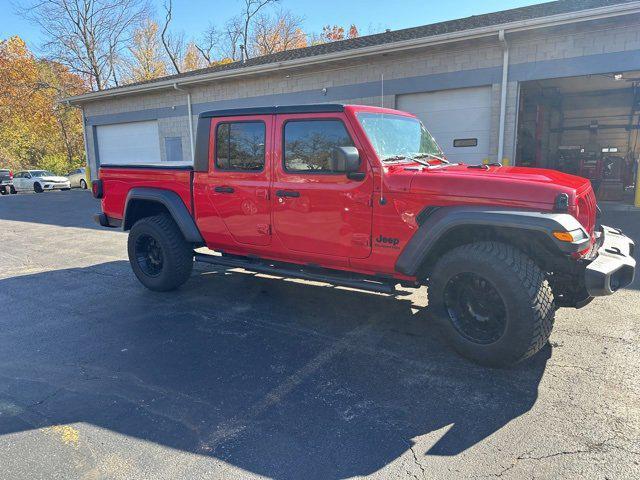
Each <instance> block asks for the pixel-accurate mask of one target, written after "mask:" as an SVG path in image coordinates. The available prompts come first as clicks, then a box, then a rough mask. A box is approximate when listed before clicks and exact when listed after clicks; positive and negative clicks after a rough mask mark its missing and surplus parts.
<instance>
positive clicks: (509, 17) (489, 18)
mask: <svg viewBox="0 0 640 480" xmlns="http://www.w3.org/2000/svg"><path fill="white" fill-rule="evenodd" d="M639 3H640V2H638V1H637V0H559V1H554V2H547V3H541V4H537V5H530V6H527V7H520V8H514V9H510V10H503V11H500V12H495V13H487V14H484V15H474V16H471V17H466V18H461V19H457V20H449V21H446V22H439V23H432V24H430V25H423V26H419V27H412V28H405V29H402V30H394V31H387V32H383V33H377V34H374V35H366V36H362V37H357V38H351V39H346V40H341V41H335V42H329V43H323V44H318V45H312V46H309V47H305V48H297V49H293V50H286V51H283V52H277V53H273V54H270V55H264V56H260V57H254V58H249V59H247V60H246V61H244V62H242V61H236V62H232V63H228V64H224V65H216V66H213V67H208V68H203V69H198V70H192V71H190V72H185V73H180V74H177V75H169V76H165V77H161V78H157V79H153V80H147V81H144V82H137V83H131V84H127V85H124V86H120V87H114V88H110V89H106V90H103V91H101V92H92V93H88V94H85V95H80V96H77V97H71V98H70V99H69V100H72V101H75V100H76V99H77V100H82V99H83V98H86V99H87V100H89V99H90V98H89V97H98V96H100V97H101V96H108V94H109V93H116V92H117V91H118V90H125V89H126V90H131V89H132V88H133V89H134V90H135V91H140V90H146V89H147V88H145V87H146V86H148V87H149V89H151V88H152V87H154V86H155V85H156V84H161V83H162V84H164V83H167V82H177V83H182V82H183V81H185V80H189V79H191V78H195V77H201V76H203V75H210V74H216V73H219V74H221V75H222V76H224V73H225V72H228V73H229V75H231V73H235V72H236V71H238V73H240V71H242V70H246V71H247V72H248V71H249V70H253V69H254V68H252V67H260V66H268V65H271V64H273V65H281V64H282V63H288V62H290V61H295V60H303V59H309V60H311V59H313V58H314V57H320V58H322V57H323V56H327V55H331V54H338V53H340V52H345V53H348V52H351V51H356V52H357V51H359V50H363V49H367V48H369V47H376V46H380V47H383V48H384V47H385V46H389V48H391V47H392V46H394V45H395V44H398V43H402V42H407V41H411V40H420V39H429V38H432V37H441V36H443V35H447V34H455V33H462V34H464V32H472V31H476V30H478V29H482V28H487V27H493V26H496V27H497V26H501V27H504V26H508V25H509V24H514V23H517V22H527V21H533V20H537V19H543V18H545V17H553V16H559V15H567V14H572V13H578V12H584V11H588V10H594V9H603V8H604V9H606V8H607V7H619V6H625V5H629V6H631V5H630V4H635V5H636V6H637V5H638V4H639ZM463 38H464V35H461V36H456V37H455V39H457V40H460V39H463ZM135 87H140V88H135ZM101 94H105V95H101Z"/></svg>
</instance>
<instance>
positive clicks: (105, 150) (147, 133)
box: [96, 121, 161, 165]
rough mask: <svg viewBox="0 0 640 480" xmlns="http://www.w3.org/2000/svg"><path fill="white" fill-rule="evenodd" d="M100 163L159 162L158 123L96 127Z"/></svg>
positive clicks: (133, 123)
mask: <svg viewBox="0 0 640 480" xmlns="http://www.w3.org/2000/svg"><path fill="white" fill-rule="evenodd" d="M96 131H97V136H98V155H99V158H100V163H101V164H103V165H105V164H137V163H152V162H159V161H160V160H161V157H160V137H159V136H158V122H156V121H149V122H131V123H117V124H113V125H99V126H98V127H96Z"/></svg>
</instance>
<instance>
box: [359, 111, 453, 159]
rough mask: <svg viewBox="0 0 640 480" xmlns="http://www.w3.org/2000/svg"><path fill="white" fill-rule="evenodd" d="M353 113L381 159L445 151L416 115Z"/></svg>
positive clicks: (426, 154) (434, 154) (440, 155)
mask: <svg viewBox="0 0 640 480" xmlns="http://www.w3.org/2000/svg"><path fill="white" fill-rule="evenodd" d="M356 116H357V117H358V120H359V121H360V124H361V125H362V128H363V129H364V131H365V133H366V134H367V137H369V141H370V142H371V144H372V145H373V148H374V149H375V150H376V153H377V154H378V157H380V159H381V160H389V159H397V160H401V159H404V158H412V157H416V156H435V157H442V156H443V155H444V154H443V153H442V150H441V149H440V147H439V146H438V144H437V143H436V141H435V140H434V138H433V137H432V136H431V134H430V133H429V131H428V130H427V129H426V128H424V125H423V124H422V122H420V120H418V119H417V118H412V117H405V116H402V115H394V114H392V113H372V112H360V113H357V114H356Z"/></svg>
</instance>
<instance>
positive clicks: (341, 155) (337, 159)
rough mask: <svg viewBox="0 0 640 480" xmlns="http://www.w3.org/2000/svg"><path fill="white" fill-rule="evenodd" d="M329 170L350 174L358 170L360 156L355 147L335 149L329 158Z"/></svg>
mask: <svg viewBox="0 0 640 480" xmlns="http://www.w3.org/2000/svg"><path fill="white" fill-rule="evenodd" d="M331 170H333V171H334V172H345V173H352V172H357V171H358V170H360V154H359V153H358V149H357V148H356V147H336V148H334V149H333V155H332V156H331Z"/></svg>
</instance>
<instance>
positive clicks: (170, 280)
mask: <svg viewBox="0 0 640 480" xmlns="http://www.w3.org/2000/svg"><path fill="white" fill-rule="evenodd" d="M142 236H146V237H147V238H148V237H151V238H152V239H153V240H155V241H156V242H157V244H159V247H160V250H161V252H162V253H161V255H162V267H161V269H160V272H159V273H158V274H157V275H155V276H152V275H148V274H147V273H145V271H144V270H143V268H142V267H141V265H140V263H139V261H138V258H137V256H136V242H138V240H139V239H140V238H141V237H142ZM127 250H128V253H129V263H130V264H131V268H132V269H133V273H134V274H135V275H136V277H137V278H138V280H140V283H142V284H143V285H144V286H145V287H147V288H148V289H149V290H153V291H156V292H166V291H169V290H175V289H176V288H178V287H179V286H181V285H182V284H184V283H185V282H186V281H187V280H188V279H189V276H190V275H191V271H192V270H193V246H192V245H190V244H189V243H188V242H187V241H186V240H185V239H184V237H183V235H182V232H181V231H180V229H179V228H178V226H177V225H176V223H175V222H174V221H173V219H172V218H171V217H170V216H169V215H168V214H160V215H155V216H153V217H145V218H142V219H141V220H138V221H137V222H136V223H135V224H134V225H133V227H132V228H131V231H130V232H129V239H128V244H127Z"/></svg>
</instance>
